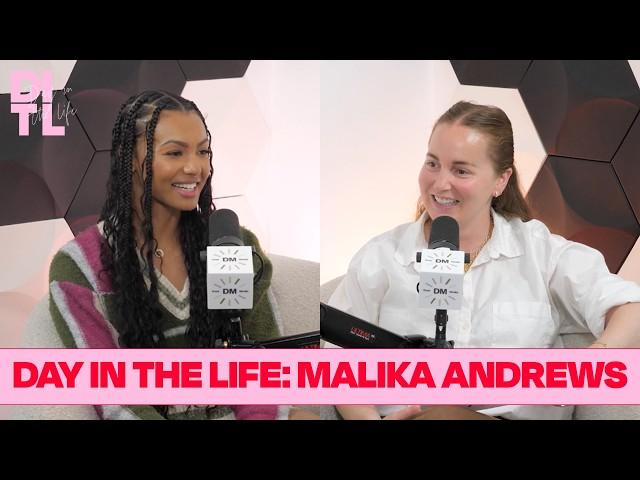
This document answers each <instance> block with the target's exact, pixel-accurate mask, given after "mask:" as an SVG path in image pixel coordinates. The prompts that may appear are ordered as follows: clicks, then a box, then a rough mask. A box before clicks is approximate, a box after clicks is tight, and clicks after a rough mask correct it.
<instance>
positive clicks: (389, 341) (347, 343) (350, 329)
mask: <svg viewBox="0 0 640 480" xmlns="http://www.w3.org/2000/svg"><path fill="white" fill-rule="evenodd" d="M320 337H322V338H323V339H324V340H326V341H327V342H330V343H333V344H334V345H338V346H339V347H342V348H433V347H434V345H435V344H434V341H433V339H430V338H426V337H424V336H422V335H407V336H402V335H398V334H396V333H393V332H390V331H389V330H385V329H384V328H381V327H378V326H376V325H374V324H373V323H370V322H367V321H365V320H362V319H360V318H358V317H354V316H353V315H350V314H348V313H346V312H343V311H342V310H338V309H337V308H334V307H332V306H330V305H327V304H325V303H322V302H320Z"/></svg>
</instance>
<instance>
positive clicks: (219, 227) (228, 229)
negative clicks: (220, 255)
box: [209, 208, 243, 246]
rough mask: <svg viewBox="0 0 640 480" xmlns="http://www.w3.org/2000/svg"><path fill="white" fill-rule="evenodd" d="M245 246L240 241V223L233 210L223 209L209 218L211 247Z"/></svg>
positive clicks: (214, 212)
mask: <svg viewBox="0 0 640 480" xmlns="http://www.w3.org/2000/svg"><path fill="white" fill-rule="evenodd" d="M222 244H227V245H228V244H233V245H243V242H242V241H241V240H240V222H239V221H238V216H237V215H236V214H235V212H234V211H233V210H229V209H227V208H222V209H220V210H215V211H213V212H212V213H211V215H210V216H209V245H212V246H217V245H222Z"/></svg>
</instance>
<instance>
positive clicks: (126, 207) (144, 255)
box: [100, 91, 230, 348]
mask: <svg viewBox="0 0 640 480" xmlns="http://www.w3.org/2000/svg"><path fill="white" fill-rule="evenodd" d="M165 109H166V110H180V111H184V112H188V111H195V112H196V113H197V114H198V116H199V117H200V119H201V120H202V123H203V125H204V127H205V130H206V132H207V137H208V139H209V148H211V138H212V137H211V132H210V131H209V129H208V128H207V125H206V122H205V119H204V116H203V115H202V113H201V112H200V110H199V109H198V107H197V106H196V105H195V103H193V102H190V101H188V100H185V99H183V98H182V97H179V96H176V95H172V94H169V93H166V92H161V91H148V92H143V93H141V94H140V95H134V96H132V97H130V98H129V99H127V101H126V102H125V104H124V105H122V107H121V108H120V110H119V112H118V115H117V117H116V122H115V125H114V128H113V131H112V146H111V168H110V175H109V180H108V183H107V198H106V200H105V204H104V206H103V209H102V212H101V215H100V220H102V221H103V222H104V235H105V241H104V242H103V244H102V250H101V257H102V262H103V265H104V271H105V272H106V273H108V274H109V275H110V278H111V279H112V281H113V284H114V288H115V291H116V292H117V294H116V295H115V296H114V298H115V302H116V306H117V310H118V313H119V318H117V319H114V326H115V327H116V329H117V330H118V332H119V334H120V344H121V346H124V347H129V348H150V347H163V346H166V339H165V337H164V335H163V332H162V326H161V325H160V318H161V309H160V301H159V295H158V276H157V274H156V271H155V268H154V264H153V256H154V253H155V251H156V249H157V245H158V244H157V241H156V239H155V238H154V232H153V222H152V205H153V192H152V184H153V183H152V182H153V168H152V163H153V146H154V134H155V129H156V126H157V124H158V120H159V117H160V114H161V112H162V111H163V110H165ZM142 134H144V135H145V140H146V146H147V149H146V154H145V158H144V162H143V167H144V169H145V171H144V183H143V193H142V197H141V199H140V202H141V205H140V207H141V210H140V211H141V212H142V216H143V218H141V219H140V226H141V232H140V233H141V235H142V242H143V243H142V246H141V247H140V249H139V250H138V248H137V242H136V238H135V232H134V222H133V220H134V219H133V215H134V211H135V210H134V209H133V188H132V187H133V173H132V172H133V168H132V167H133V158H134V152H135V148H136V141H137V137H138V136H140V135H142ZM209 168H210V172H209V177H208V178H207V180H206V183H205V186H204V188H203V191H202V193H201V195H200V198H199V199H198V205H199V209H195V210H192V211H188V212H182V215H181V218H180V223H179V229H180V232H179V234H180V243H181V247H182V251H183V253H184V259H185V267H186V270H187V274H188V277H189V285H190V318H191V320H190V323H189V325H188V327H187V332H186V336H187V340H188V342H189V345H190V346H192V347H212V346H213V345H214V343H215V340H216V339H217V338H223V337H226V336H228V335H229V334H230V325H229V324H228V322H227V321H226V320H225V319H223V318H221V317H220V316H219V315H218V314H217V313H215V311H210V310H208V309H207V306H206V302H207V298H206V286H205V285H206V268H205V267H206V265H205V263H204V262H202V261H201V260H200V252H201V251H202V250H205V249H206V246H207V226H208V222H209V216H210V215H211V212H212V211H214V210H215V205H214V203H213V194H212V189H211V177H212V175H213V165H212V156H211V154H209ZM140 174H142V172H140ZM198 210H199V211H198ZM143 271H144V273H143ZM144 274H148V283H149V286H148V287H147V284H146V283H145V280H144Z"/></svg>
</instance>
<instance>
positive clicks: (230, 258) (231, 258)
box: [211, 247, 251, 271]
mask: <svg viewBox="0 0 640 480" xmlns="http://www.w3.org/2000/svg"><path fill="white" fill-rule="evenodd" d="M243 253H245V252H243ZM211 261H212V262H213V264H214V265H216V267H217V268H220V271H223V270H225V269H226V270H227V271H234V270H235V271H240V270H242V268H243V267H246V266H247V264H248V263H249V262H250V261H251V256H250V255H249V256H246V255H242V254H240V247H229V248H226V247H221V248H220V249H219V250H218V251H216V252H215V253H213V254H212V255H211Z"/></svg>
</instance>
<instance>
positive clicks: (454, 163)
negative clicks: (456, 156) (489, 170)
mask: <svg viewBox="0 0 640 480" xmlns="http://www.w3.org/2000/svg"><path fill="white" fill-rule="evenodd" d="M427 157H431V158H433V159H434V160H437V161H438V162H439V161H440V159H439V158H438V157H436V156H435V155H434V154H433V153H427ZM453 165H465V166H467V167H475V165H474V164H473V163H471V162H465V161H464V160H454V161H453Z"/></svg>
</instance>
